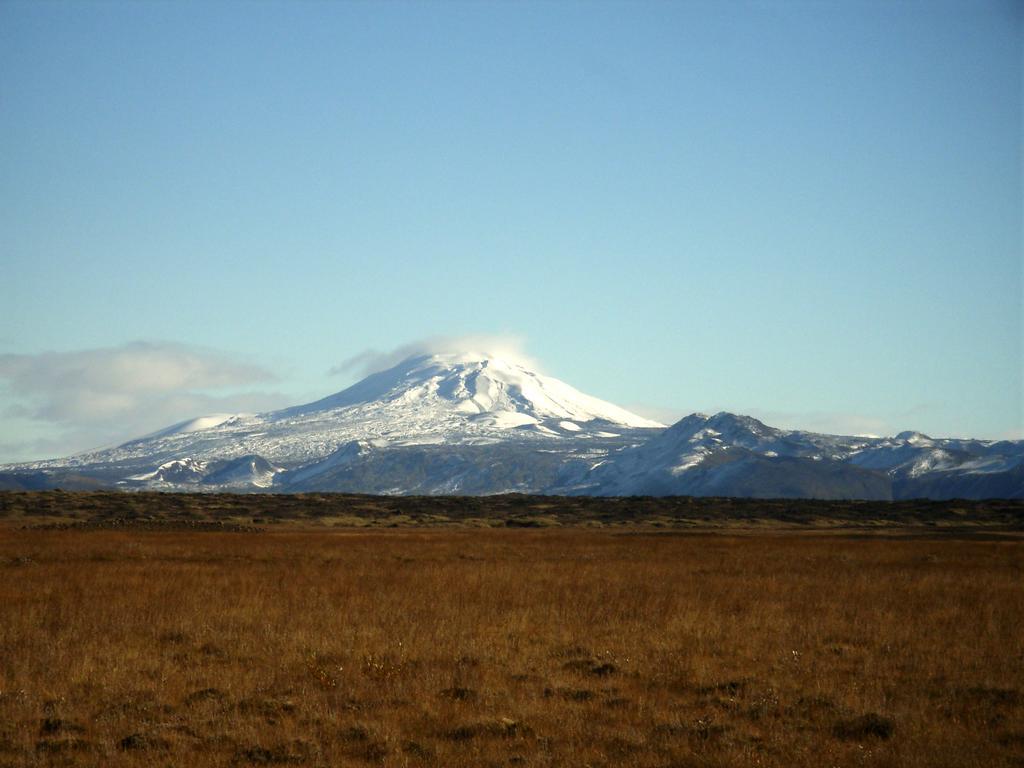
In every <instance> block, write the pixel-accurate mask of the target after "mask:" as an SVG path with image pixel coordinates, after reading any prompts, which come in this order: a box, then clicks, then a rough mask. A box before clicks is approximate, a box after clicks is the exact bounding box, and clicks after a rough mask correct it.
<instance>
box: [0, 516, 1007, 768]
mask: <svg viewBox="0 0 1024 768" xmlns="http://www.w3.org/2000/svg"><path fill="white" fill-rule="evenodd" d="M30 765H31V766H35V765H81V766H86V765H104V766H136V765H137V766H142V765H145V766H150V765H157V766H196V767H197V768H202V767H204V766H248V765H296V766H372V765H380V766H451V767H452V768H458V767H459V766H595V767H596V766H650V767H651V768H655V767H664V768H668V767H669V766H674V767H678V768H682V767H683V766H814V767H815V768H818V767H820V766H825V767H827V766H950V767H951V768H952V767H953V766H1014V765H1016V766H1021V765H1024V544H1022V542H1021V540H1020V539H1015V538H1013V537H1011V536H1006V537H1005V538H999V537H992V539H991V540H990V539H988V538H982V539H978V538H975V539H965V538H960V537H955V536H954V537H949V536H946V537H933V538H928V537H919V536H914V537H899V536H885V537H882V536H874V537H866V536H861V537H856V538H855V537H851V536H847V535H837V534H834V533H832V534H824V533H813V532H804V533H798V532H796V533H795V532H781V533H780V532H774V533H773V532H753V531H751V532H747V533H740V534H736V533H714V532H705V533H689V534H685V535H681V534H679V533H675V534H664V533H657V532H649V531H648V532H644V531H633V532H629V531H609V530H605V529H601V530H587V529H581V528H575V529H550V530H532V529H519V530H504V529H503V530H491V529H469V528H465V529H451V530H430V529H422V530H421V529H399V530H345V529H340V528H338V529H332V530H324V529H321V530H315V531H314V530H300V529H293V530H292V529H282V530H275V531H270V532H262V533H251V532H237V533H230V532H224V533H218V532H192V531H179V530H169V531H144V530H143V531H139V530H124V531H120V530H24V529H21V528H20V527H14V526H8V527H6V528H0V766H30Z"/></svg>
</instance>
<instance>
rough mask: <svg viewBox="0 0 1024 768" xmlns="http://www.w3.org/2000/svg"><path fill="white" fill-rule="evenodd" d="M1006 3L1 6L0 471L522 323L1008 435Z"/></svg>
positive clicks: (599, 359) (657, 398) (619, 352)
mask: <svg viewBox="0 0 1024 768" xmlns="http://www.w3.org/2000/svg"><path fill="white" fill-rule="evenodd" d="M1022 9H1024V6H1022V5H1021V4H1020V3H1019V2H1010V1H1007V2H977V1H972V2H955V3H942V2H927V3H912V2H911V3H881V2H879V3H874V2H816V3H801V2H753V3H741V2H725V3H722V2H713V3H698V2H692V3H689V2H679V3H662V2H658V3H639V2H630V3H578V4H577V3H570V2H559V3H553V2H552V3H441V2H422V3H398V2H394V3H369V2H365V3H356V2H352V3H313V2H299V3H287V4H277V3H195V4H190V3H185V2H174V3H157V2H150V3H84V2H83V3H39V2H32V3H19V2H10V1H8V2H5V3H2V4H0V265H2V268H3V273H2V274H3V276H4V277H3V280H2V281H0V461H3V460H20V459H27V458H33V457H43V456H52V455H58V454H65V453H68V452H71V451H74V450H80V449H85V448H89V447H94V446H96V445H101V444H105V443H108V442H112V441H116V440H119V439H124V438H128V437H131V436H134V435H136V434H138V433H139V432H140V431H147V430H151V429H156V428H158V427H160V426H162V425H164V424H167V423H170V422H172V421H175V420H180V419H184V418H188V417H191V416H195V415H198V413H201V412H205V411H207V410H213V411H221V410H258V409H262V408H269V407H274V406H277V405H284V404H291V403H295V402H299V401H303V400H307V399H312V398H314V397H318V396H322V395H324V394H326V393H328V392H331V391H334V390H337V389H341V388H342V387H344V386H346V385H347V384H349V383H351V382H352V381H353V380H354V379H355V377H356V373H355V371H354V370H352V369H351V368H345V369H344V370H343V372H342V373H340V374H339V373H337V372H335V373H333V374H332V373H330V371H331V370H332V369H335V371H337V368H338V366H339V364H341V363H342V362H343V361H345V360H347V359H350V358H353V357H355V356H357V355H359V354H360V353H363V352H365V351H366V350H379V351H386V350H389V349H393V348H396V347H400V346H402V345H405V344H408V343H411V342H414V341H415V340H417V339H421V338H424V337H435V336H446V337H458V336H463V335H481V334H483V335H491V336H511V337H514V338H515V339H519V340H520V341H521V342H522V343H523V344H524V345H525V346H526V348H527V350H528V351H529V352H530V354H531V355H532V356H534V357H535V358H538V359H539V360H540V361H542V363H543V364H544V368H545V370H546V371H547V372H549V373H551V374H553V375H555V376H558V377H559V378H562V379H564V380H566V381H568V382H569V383H571V384H573V385H574V386H577V387H578V388H580V389H582V390H584V391H586V392H588V393H590V394H594V395H597V396H599V397H603V398H605V399H608V400H612V401H613V402H616V403H618V404H621V405H624V406H627V407H633V408H635V409H637V410H641V411H642V412H644V413H646V414H648V415H659V416H661V417H662V418H663V419H671V418H674V417H678V416H680V415H683V414H685V413H688V412H691V411H694V410H704V411H715V410H721V409H727V410H734V411H740V412H744V413H752V414H754V415H758V416H760V417H762V418H764V419H765V420H767V421H768V422H769V423H773V424H776V425H780V426H795V427H805V428H811V429H819V430H824V431H842V432H870V433H886V432H888V433H892V432H895V431H900V430H903V429H918V430H921V431H925V432H929V433H932V434H935V435H938V436H945V435H970V436H978V437H988V438H996V437H1020V436H1022V432H1021V430H1022V427H1024V424H1022V359H1024V351H1022V317H1021V303H1022V294H1024V288H1022V274H1021V273H1022V259H1024V255H1022V224H1021V219H1022V184H1021V176H1022V157H1021V128H1022V126H1021V111H1022V82H1021V69H1022V37H1024V31H1022V30H1024V10H1022Z"/></svg>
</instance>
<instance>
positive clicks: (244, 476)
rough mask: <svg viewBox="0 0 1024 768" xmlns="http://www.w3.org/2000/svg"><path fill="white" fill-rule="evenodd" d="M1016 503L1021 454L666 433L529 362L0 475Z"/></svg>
mask: <svg viewBox="0 0 1024 768" xmlns="http://www.w3.org/2000/svg"><path fill="white" fill-rule="evenodd" d="M96 485H105V486H114V487H120V488H125V489H132V488H154V489H168V490H172V489H179V490H232V491H267V490H273V491H284V492H287V491H349V492H363V493H388V494H443V493H458V494H489V493H501V492H510V491H517V492H524V493H553V494H591V495H675V494H686V495H698V496H707V495H716V496H755V497H816V498H863V499H892V498H909V497H931V498H954V497H958V496H959V497H965V498H985V497H1004V498H1024V441H1002V442H994V441H981V440H956V439H935V438H931V437H928V436H927V435H922V434H920V433H918V432H903V433H900V434H898V435H896V436H895V437H888V438H877V437H846V436H841V435H822V434H816V433H812V432H802V431H797V430H783V429H776V428H773V427H770V426H767V425H765V424H763V423H761V422H760V421H758V420H757V419H753V418H751V417H749V416H737V415H734V414H730V413H719V414H716V415H714V416H706V415H704V414H693V415H691V416H687V417H686V418H684V419H682V420H681V421H679V422H678V423H676V424H675V425H673V426H671V427H668V428H665V427H664V425H661V424H658V423H657V422H653V421H650V420H648V419H645V418H643V417H641V416H637V415H636V414H633V413H630V412H629V411H626V410H624V409H622V408H619V407H618V406H615V405H612V404H611V403H607V402H605V401H603V400H599V399H597V398H594V397H591V396H589V395H586V394H584V393H582V392H580V391H578V390H576V389H574V388H573V387H571V386H569V385H568V384H565V383H564V382H561V381H559V380H557V379H554V378H551V377H547V376H543V375H540V374H538V373H536V372H534V371H532V370H529V369H528V368H527V367H525V366H524V365H523V364H521V363H519V362H517V361H514V360H511V359H506V358H501V357H495V356H490V355H486V354H482V353H465V354H435V355H420V356H416V357H411V358H408V359H406V360H404V361H402V362H401V363H399V364H398V365H396V366H394V367H392V368H389V369H388V370H385V371H381V372H379V373H375V374H372V375H370V376H368V377H367V378H365V379H363V380H362V381H360V382H358V383H357V384H355V385H353V386H351V387H349V388H348V389H345V390H343V391H341V392H338V393H336V394H333V395H331V396H329V397H325V398H323V399H321V400H318V401H316V402H313V403H309V404H306V405H301V406H296V407H293V408H286V409H284V410H280V411H273V412H269V413H263V414H234V415H232V414H215V415H210V416H204V417H200V418H197V419H192V420H190V421H186V422H182V423H180V424H176V425H173V426H171V427H167V428H166V429H162V430H159V431H157V432H154V433H152V434H150V435H146V436H144V437H141V438H138V439H136V440H132V441H129V442H127V443H124V444H123V445H120V446H118V447H116V448H111V449H107V450H103V451H95V452H91V453H87V454H81V455H78V456H74V457H71V458H68V459H56V460H52V461H45V462H34V463H32V464H22V465H12V466H8V467H4V468H0V487H15V488H17V487H33V488H34V487H39V488H44V487H94V486H96Z"/></svg>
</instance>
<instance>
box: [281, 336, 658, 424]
mask: <svg viewBox="0 0 1024 768" xmlns="http://www.w3.org/2000/svg"><path fill="white" fill-rule="evenodd" d="M356 407H366V408H373V409H381V408H386V409H387V410H388V411H389V412H391V415H390V416H389V418H391V419H392V420H393V419H394V418H395V416H399V417H401V418H402V419H403V420H414V421H419V422H421V423H422V422H428V421H437V420H438V419H448V418H449V417H450V416H452V415H458V416H459V417H460V418H462V419H467V418H471V419H477V420H478V421H479V420H482V421H483V422H486V421H488V420H491V421H493V423H492V424H491V426H494V427H498V428H509V427H523V426H530V425H537V424H541V423H542V422H544V421H546V420H549V419H561V420H565V421H568V422H572V423H574V424H575V423H576V422H591V421H595V420H598V421H607V422H610V423H611V424H615V425H619V426H623V427H637V428H658V427H662V426H664V425H662V424H659V423H658V422H655V421H651V420H650V419H645V418H643V417H641V416H637V415H636V414H634V413H630V412H629V411H627V410H625V409H623V408H619V407H618V406H616V405H613V404H611V403H608V402H605V401H603V400H599V399H598V398H595V397H591V396H590V395H586V394H584V393H582V392H580V391H579V390H577V389H575V388H573V387H571V386H569V385H568V384H566V383H564V382H562V381H559V380H558V379H555V378H552V377H550V376H544V375H541V374H539V373H536V372H535V371H532V370H530V369H528V368H526V367H525V366H524V365H523V364H522V363H520V362H519V361H516V360H512V359H508V358H505V357H501V356H497V355H493V354H488V353H483V352H479V351H472V350H470V351H465V352H443V353H432V354H420V355H414V356H412V357H408V358H406V359H405V360H402V361H401V362H399V363H398V364H397V365H395V366H393V367H391V368H388V369H387V370H383V371H378V372H377V373H373V374H371V375H369V376H367V377H366V378H365V379H363V380H362V381H360V382H357V383H356V384H353V385H352V386H351V387H349V388H348V389H345V390H342V391H341V392H338V393H336V394H333V395H330V396H328V397H325V398H323V399H322V400H318V401H316V402H315V403H310V404H308V405H304V406H299V407H298V408H291V409H288V410H286V411H283V412H280V414H281V415H282V416H289V417H290V416H303V415H305V416H308V415H311V414H314V413H320V412H327V411H335V410H339V409H350V408H356ZM567 429H569V430H570V431H574V430H573V429H572V428H571V427H567Z"/></svg>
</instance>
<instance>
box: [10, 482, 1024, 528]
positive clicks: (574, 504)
mask: <svg viewBox="0 0 1024 768" xmlns="http://www.w3.org/2000/svg"><path fill="white" fill-rule="evenodd" d="M0 525H16V526H33V527H34V526H40V525H47V526H50V527H85V528H93V529H95V528H100V529H124V528H133V529H159V530H166V529H168V528H177V529H182V530H199V529H203V530H209V529H218V530H223V529H230V530H254V529H255V528H260V529H265V530H274V529H280V528H296V527H298V528H310V527H312V528H318V529H322V528H415V527H428V528H466V527H478V528H558V527H590V528H612V529H620V530H650V531H656V530H666V531H671V530H676V531H695V530H708V529H733V530H741V531H747V530H752V529H779V528H792V529H808V530H810V529H813V530H821V529H831V530H836V531H842V530H846V531H856V530H860V531H871V532H878V531H885V530H890V531H894V532H899V533H906V532H908V531H910V530H914V531H918V532H923V533H927V534H929V535H931V534H934V533H936V532H945V533H955V534H957V535H964V534H966V533H974V534H984V533H989V534H991V533H1000V532H1010V533H1019V532H1022V531H1024V501H1019V500H1017V501H1014V500H1000V499H990V500H986V501H967V500H963V499H957V500H953V501H929V500H927V499H915V500H911V501H895V502H878V501H829V500H813V499H769V500H765V499H732V498H694V497H685V496H683V497H678V496H676V497H663V498H659V497H626V498H601V497H592V496H577V497H564V496H527V495H522V494H507V495H502V496H362V495H355V494H340V493H296V494H251V495H239V494H224V493H122V492H116V491H96V492H71V493H67V492H62V491H48V492H13V491H12V492H0Z"/></svg>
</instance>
